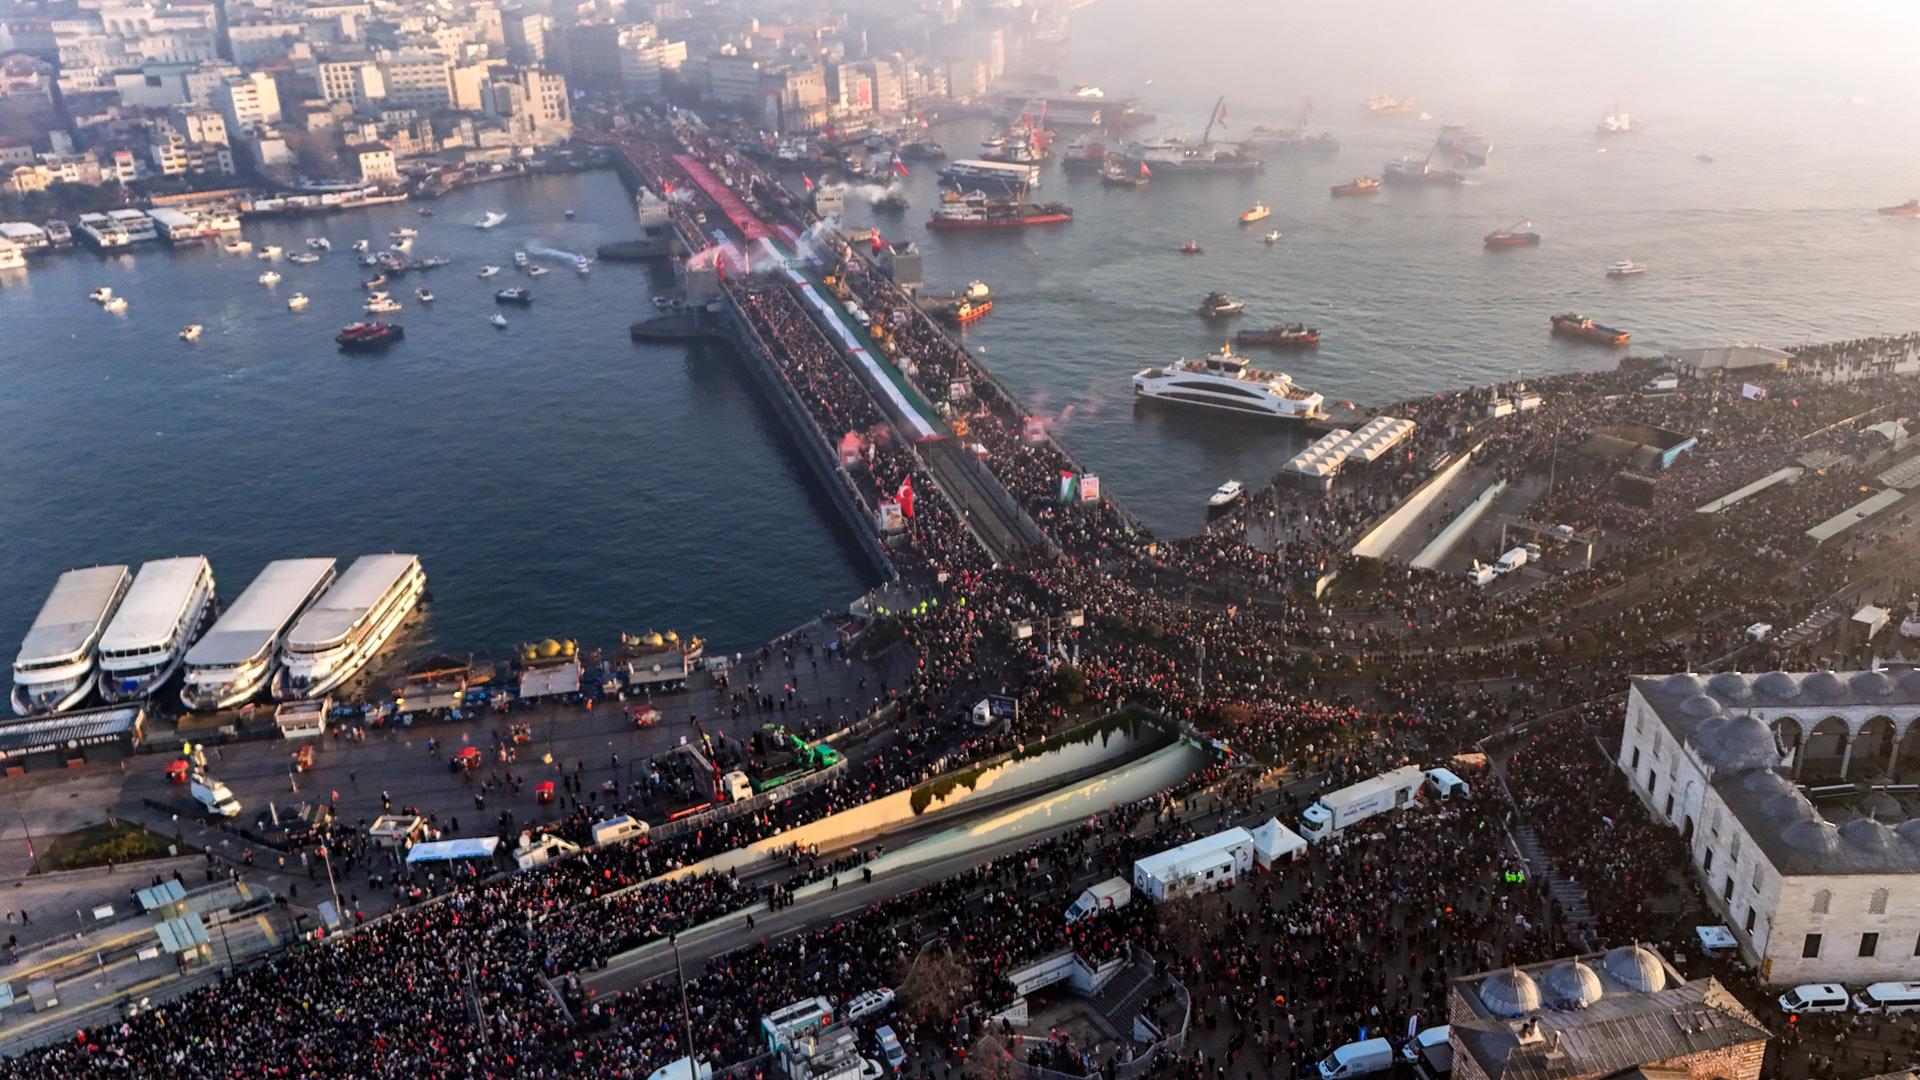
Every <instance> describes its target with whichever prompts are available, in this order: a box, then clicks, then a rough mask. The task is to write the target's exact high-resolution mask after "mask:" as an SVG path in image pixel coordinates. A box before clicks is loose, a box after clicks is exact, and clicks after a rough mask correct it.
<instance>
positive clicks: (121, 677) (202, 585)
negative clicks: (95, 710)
mask: <svg viewBox="0 0 1920 1080" xmlns="http://www.w3.org/2000/svg"><path fill="white" fill-rule="evenodd" d="M218 607H219V601H218V600H217V599H216V598H215V596H214V584H213V566H212V565H211V564H210V563H208V562H207V557H206V556H204V555H183V556H181V557H179V558H174V559H156V560H154V561H153V562H149V563H145V564H143V565H142V566H141V567H140V573H139V574H138V575H136V576H135V577H134V579H133V587H132V588H129V589H128V590H127V595H126V599H124V600H122V601H121V602H120V610H119V611H118V612H116V613H115V614H114V616H113V621H112V622H110V623H108V624H107V632H106V633H105V634H103V635H101V637H100V675H99V680H98V682H99V686H100V697H101V699H102V700H104V701H108V702H115V703H117V702H122V701H134V700H138V699H140V698H144V697H146V696H148V695H149V694H152V693H153V692H154V691H155V690H158V689H159V688H160V687H161V685H163V684H164V683H165V682H166V681H167V680H168V679H170V678H172V677H173V673H174V672H176V671H178V670H180V662H181V661H182V660H183V659H185V658H186V655H187V649H188V648H189V647H190V646H191V645H192V644H193V643H194V641H195V639H197V638H199V636H200V632H201V631H203V630H205V629H206V628H207V623H208V622H209V621H210V620H212V618H213V616H214V614H215V612H216V611H217V610H218Z"/></svg>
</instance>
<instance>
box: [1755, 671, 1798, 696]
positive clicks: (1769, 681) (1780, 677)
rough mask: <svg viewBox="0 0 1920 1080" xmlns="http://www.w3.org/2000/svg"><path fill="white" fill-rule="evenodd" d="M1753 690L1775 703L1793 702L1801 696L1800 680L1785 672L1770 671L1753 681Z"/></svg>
mask: <svg viewBox="0 0 1920 1080" xmlns="http://www.w3.org/2000/svg"><path fill="white" fill-rule="evenodd" d="M1753 689H1754V690H1755V692H1757V693H1759V694H1761V695H1762V696H1764V697H1770V698H1772V699H1773V700H1775V701H1792V700H1793V699H1794V698H1797V697H1799V696H1800V680H1799V679H1796V678H1794V677H1793V676H1792V675H1789V674H1788V673H1786V672H1784V671H1769V672H1767V673H1766V674H1765V675H1762V676H1760V677H1759V678H1757V679H1755V680H1753Z"/></svg>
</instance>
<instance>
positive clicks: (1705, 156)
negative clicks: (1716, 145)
mask: <svg viewBox="0 0 1920 1080" xmlns="http://www.w3.org/2000/svg"><path fill="white" fill-rule="evenodd" d="M1693 160H1695V161H1697V162H1699V163H1700V164H1702V165H1711V164H1713V155H1712V154H1709V153H1707V152H1706V151H1704V150H1702V151H1701V152H1700V153H1698V154H1695V155H1693Z"/></svg>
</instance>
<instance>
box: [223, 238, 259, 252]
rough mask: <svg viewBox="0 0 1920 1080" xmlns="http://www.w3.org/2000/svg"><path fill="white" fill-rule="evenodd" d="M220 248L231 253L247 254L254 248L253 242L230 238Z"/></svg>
mask: <svg viewBox="0 0 1920 1080" xmlns="http://www.w3.org/2000/svg"><path fill="white" fill-rule="evenodd" d="M220 250H222V251H224V252H226V253H227V254H229V255H245V254H246V253H247V252H249V251H252V250H253V244H252V243H251V242H249V241H246V240H229V241H227V242H226V243H224V244H221V245H220Z"/></svg>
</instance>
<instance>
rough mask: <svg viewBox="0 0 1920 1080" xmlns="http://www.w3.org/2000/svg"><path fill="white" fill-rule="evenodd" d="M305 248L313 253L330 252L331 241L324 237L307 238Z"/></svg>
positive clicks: (331, 247) (331, 248)
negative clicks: (308, 248)
mask: <svg viewBox="0 0 1920 1080" xmlns="http://www.w3.org/2000/svg"><path fill="white" fill-rule="evenodd" d="M307 246H308V247H310V248H312V249H313V250H315V251H332V250H333V241H331V240H329V239H327V238H326V237H324V236H309V237H307Z"/></svg>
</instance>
